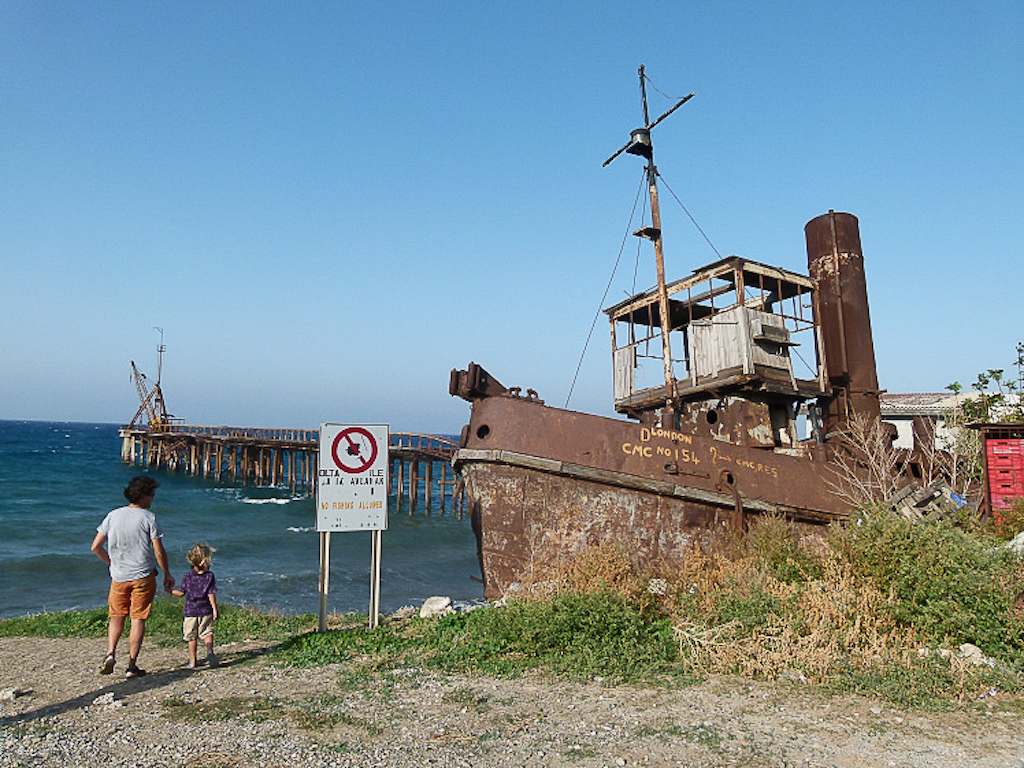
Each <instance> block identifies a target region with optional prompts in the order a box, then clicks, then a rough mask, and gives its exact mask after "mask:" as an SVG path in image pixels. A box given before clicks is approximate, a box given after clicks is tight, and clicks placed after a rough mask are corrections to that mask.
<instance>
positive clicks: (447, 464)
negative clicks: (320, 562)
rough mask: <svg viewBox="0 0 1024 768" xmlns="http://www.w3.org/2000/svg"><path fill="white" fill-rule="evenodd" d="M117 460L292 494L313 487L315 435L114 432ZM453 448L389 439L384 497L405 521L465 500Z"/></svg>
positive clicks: (174, 429) (153, 429) (418, 439)
mask: <svg viewBox="0 0 1024 768" xmlns="http://www.w3.org/2000/svg"><path fill="white" fill-rule="evenodd" d="M119 435H120V437H121V460H122V461H124V462H126V463H129V464H136V465H139V466H148V467H157V468H160V469H166V470H168V471H171V472H176V471H180V472H185V473H187V474H190V475H194V476H196V477H204V478H211V479H214V480H220V481H228V482H232V483H242V484H244V485H247V484H252V485H256V486H279V487H284V488H288V489H289V490H291V491H292V492H293V493H312V492H313V490H314V489H315V487H316V477H317V456H318V452H319V438H320V433H319V430H315V429H259V428H249V427H205V426H194V425H188V424H171V423H166V422H165V423H157V424H151V425H150V426H149V427H148V428H147V427H141V426H136V425H134V424H130V425H128V426H124V427H122V428H121V429H120V432H119ZM457 447H458V446H457V445H456V443H455V442H454V441H453V440H449V439H447V438H444V437H438V436H436V435H420V434H412V433H406V432H392V433H391V435H390V445H389V446H388V467H389V472H388V492H389V493H394V494H395V495H397V497H398V505H399V507H401V504H402V499H403V498H405V499H407V500H408V508H409V513H410V514H412V513H413V511H415V509H416V508H417V506H418V504H419V503H420V502H421V501H422V503H423V510H424V511H425V512H426V513H427V514H430V512H431V511H432V509H434V508H437V509H438V510H439V511H440V512H441V513H442V514H443V513H444V512H445V511H446V510H447V509H451V510H452V511H453V512H455V513H456V514H459V515H461V514H462V512H463V511H464V507H465V496H464V495H463V493H462V486H461V483H460V482H459V480H458V477H457V475H456V474H455V472H454V470H452V468H451V458H452V454H453V453H454V452H455V449H456V448H457Z"/></svg>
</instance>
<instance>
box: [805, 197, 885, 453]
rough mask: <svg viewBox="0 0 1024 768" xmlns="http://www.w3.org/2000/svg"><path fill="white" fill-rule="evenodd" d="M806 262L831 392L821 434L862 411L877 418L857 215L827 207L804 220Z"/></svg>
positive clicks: (866, 291)
mask: <svg viewBox="0 0 1024 768" xmlns="http://www.w3.org/2000/svg"><path fill="white" fill-rule="evenodd" d="M804 233H805V235H806V236H807V268H808V271H809V272H810V275H811V277H813V278H814V279H815V280H817V281H818V290H817V295H816V300H815V304H816V306H815V312H816V314H817V317H818V322H819V323H820V325H821V346H822V354H823V357H824V364H825V377H826V379H827V381H828V383H829V384H830V385H831V387H832V389H833V392H834V393H835V397H834V398H832V400H831V401H830V402H828V404H827V406H826V407H825V408H824V409H823V413H822V418H823V422H824V423H823V426H824V430H825V434H828V433H830V432H833V431H835V430H836V429H839V428H842V426H843V425H844V424H845V423H846V421H847V420H848V419H849V418H850V417H852V416H854V415H856V414H863V415H864V416H866V417H867V418H869V419H880V418H881V406H880V403H879V395H880V392H879V389H878V373H877V371H876V368H875V347H874V343H873V342H872V340H871V315H870V313H869V311H868V286H867V279H866V277H865V275H864V256H863V255H862V253H861V246H860V228H859V226H858V224H857V217H856V216H854V215H853V214H850V213H836V212H835V211H829V212H828V213H826V214H823V215H821V216H818V217H817V218H815V219H811V221H809V222H807V226H806V227H804Z"/></svg>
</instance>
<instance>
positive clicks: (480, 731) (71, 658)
mask: <svg viewBox="0 0 1024 768" xmlns="http://www.w3.org/2000/svg"><path fill="white" fill-rule="evenodd" d="M268 650H270V647H269V646H267V645H266V644H265V643H255V644H235V645H230V646H222V647H220V648H219V649H218V651H219V652H220V659H221V661H222V665H221V666H220V667H219V668H217V669H210V668H206V667H205V666H203V667H200V669H198V670H196V671H190V670H187V669H185V668H184V657H185V654H184V649H181V648H164V647H160V646H157V645H155V644H152V643H148V642H147V644H146V646H145V647H144V649H143V653H142V656H141V657H140V663H141V665H142V666H143V667H144V668H146V669H147V670H148V671H149V674H148V675H147V676H146V677H143V678H139V679H135V680H125V679H124V677H123V668H124V664H123V661H121V660H119V664H118V667H117V669H116V670H115V673H114V674H113V675H112V676H110V677H104V676H100V675H98V674H97V665H98V663H99V661H100V657H101V656H102V651H103V641H102V640H79V639H74V640H71V639H59V640H54V639H40V638H0V766H4V767H5V768H6V767H7V766H11V767H13V766H27V765H31V766H60V767H61V768H68V766H80V765H107V766H133V767H135V768H148V767H150V766H152V767H153V768H156V767H157V766H160V767H177V766H182V767H187V768H192V766H195V767H196V768H199V767H200V766H202V768H228V767H231V768H234V767H236V766H237V767H238V768H243V767H245V768H249V767H250V766H251V767H253V768H255V767H257V766H259V767H261V768H276V767H277V766H280V767H281V768H285V766H288V767H292V766H398V767H400V768H401V767H404V766H409V767H410V768H411V767H412V766H423V765H438V766H496V767H497V766H632V765H643V766H666V767H667V766H731V765H742V766H765V767H767V766H810V767H817V766H821V767H822V768H831V766H836V768H869V767H874V766H880V767H888V766H928V767H929V768H963V767H964V766H978V767H979V768H980V767H985V768H997V767H998V768H1005V767H1006V766H1024V727H1022V726H1021V721H1020V716H1019V714H1018V713H1017V710H1016V709H1015V708H1014V707H1007V706H1005V703H1006V702H1004V701H1002V700H1001V699H1000V696H999V694H998V693H997V694H996V695H994V696H990V697H987V698H986V701H985V704H984V705H982V706H980V707H979V708H977V709H972V710H971V711H968V712H957V713H942V714H922V713H915V712H904V711H900V710H897V709H893V708H892V707H891V706H889V705H887V704H885V703H882V702H878V701H871V700H867V699H862V698H858V697H824V696H821V695H820V694H817V693H815V692H813V691H810V690H809V689H808V688H807V687H806V685H805V684H802V683H800V682H798V681H779V682H777V683H771V684H750V683H747V682H744V681H740V680H735V679H715V680H709V681H706V682H704V683H702V684H700V685H697V686H691V687H684V688H675V689H671V690H669V689H664V688H641V687H634V686H606V685H604V684H602V683H601V682H600V681H593V682H589V683H586V684H576V683H566V682H561V681H553V680H550V679H548V678H545V677H542V676H539V675H538V676H533V675H531V676H527V677H525V678H523V679H519V680H504V679H498V678H492V677H488V676H467V675H441V674H438V673H434V672H430V671H424V670H419V669H399V670H391V671H387V672H384V673H376V674H371V673H365V672H362V673H361V672H359V668H358V662H356V663H354V664H345V665H331V666H327V667H320V668H314V669H293V668H283V667H279V666H277V665H275V664H274V663H273V662H272V660H271V658H270V657H269V656H267V655H266V652H267V651H268Z"/></svg>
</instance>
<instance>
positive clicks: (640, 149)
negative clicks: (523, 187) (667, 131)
mask: <svg viewBox="0 0 1024 768" xmlns="http://www.w3.org/2000/svg"><path fill="white" fill-rule="evenodd" d="M638 74H639V75H640V97H641V100H642V102H643V108H644V127H643V128H637V129H636V130H634V131H633V132H632V133H630V136H629V142H628V143H627V144H626V145H625V146H623V147H622V148H621V149H619V151H618V152H616V153H615V154H614V155H612V156H611V157H609V158H608V159H607V160H605V161H604V165H608V163H610V162H611V161H612V160H614V159H615V158H616V157H618V156H619V155H621V154H622V153H623V152H626V153H627V154H630V155H639V156H640V157H644V158H646V159H647V170H646V174H647V190H648V193H649V194H650V198H651V226H649V227H644V228H643V229H639V230H637V231H636V232H634V233H633V234H634V235H637V236H638V237H644V238H647V239H648V240H651V241H652V242H653V243H654V261H655V266H656V268H657V273H658V315H659V318H658V321H659V325H660V327H661V355H662V362H663V364H664V368H665V408H666V410H667V411H668V412H669V413H670V414H671V413H672V412H673V411H674V410H675V401H676V380H675V376H673V375H672V349H671V344H670V342H669V332H670V331H671V330H672V322H671V316H670V314H669V312H670V310H669V303H668V289H667V288H666V286H665V257H664V253H663V251H662V239H661V208H660V207H659V205H658V169H657V168H656V167H655V165H654V145H653V143H652V142H651V129H652V128H654V126H656V125H657V124H658V123H660V122H661V121H662V120H664V119H665V118H666V117H668V116H669V115H671V114H672V113H673V112H675V111H676V110H677V109H679V107H681V106H683V104H685V103H686V102H688V101H689V100H690V99H692V98H693V96H694V94H693V93H691V94H689V95H688V96H685V97H684V98H682V99H680V100H679V101H678V102H677V103H676V104H675V106H673V107H672V108H671V109H670V110H668V112H665V113H664V114H663V115H662V116H661V117H659V118H658V119H657V120H655V121H654V122H653V123H652V122H651V118H650V114H649V112H648V110H647V81H646V79H645V77H644V67H643V65H642V64H641V65H640V69H639V70H638Z"/></svg>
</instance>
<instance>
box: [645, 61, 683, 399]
mask: <svg viewBox="0 0 1024 768" xmlns="http://www.w3.org/2000/svg"><path fill="white" fill-rule="evenodd" d="M638 74H639V75H640V97H641V100H642V101H643V105H644V125H645V126H650V124H651V116H650V113H649V112H648V109H647V81H646V78H645V77H644V65H643V64H641V65H640V69H639V70H638ZM648 130H650V128H649V127H648ZM647 190H648V193H649V194H650V197H651V227H652V228H653V229H654V232H653V235H654V264H655V266H656V268H657V272H658V316H659V318H660V321H661V356H662V363H663V365H664V367H665V406H666V407H667V408H668V410H669V413H670V414H671V413H672V412H673V411H674V410H675V399H676V379H675V376H673V375H672V346H671V343H670V341H669V331H671V330H672V322H671V315H670V310H669V305H668V289H667V288H666V287H665V256H664V251H663V250H662V247H661V207H660V206H659V205H658V169H657V168H656V167H655V165H654V143H653V142H651V145H650V151H649V153H648V155H647Z"/></svg>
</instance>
